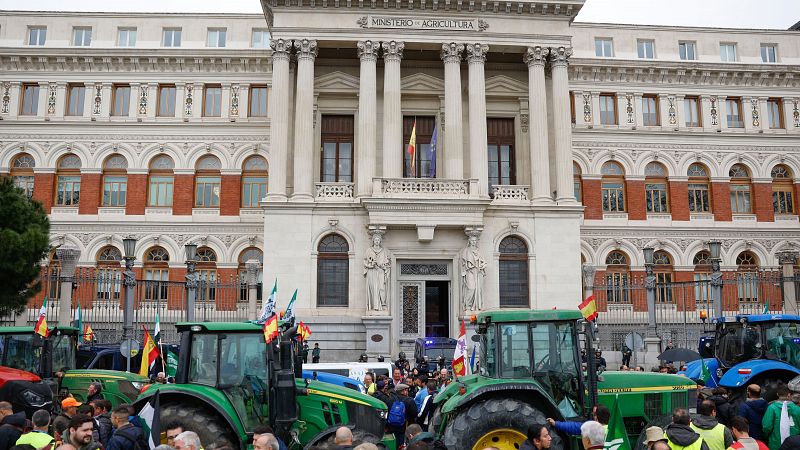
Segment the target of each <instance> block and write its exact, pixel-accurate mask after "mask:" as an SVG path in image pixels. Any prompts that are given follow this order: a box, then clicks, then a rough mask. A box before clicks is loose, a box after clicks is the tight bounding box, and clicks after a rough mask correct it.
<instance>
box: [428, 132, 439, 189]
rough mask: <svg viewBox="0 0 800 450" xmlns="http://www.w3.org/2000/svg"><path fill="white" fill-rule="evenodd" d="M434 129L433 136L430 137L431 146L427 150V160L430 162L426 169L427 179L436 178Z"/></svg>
mask: <svg viewBox="0 0 800 450" xmlns="http://www.w3.org/2000/svg"><path fill="white" fill-rule="evenodd" d="M436 129H437V127H436V126H435V125H434V127H433V136H431V145H430V147H429V149H428V159H429V160H430V161H431V164H430V168H429V169H428V178H436V141H437V139H436V137H437V135H436Z"/></svg>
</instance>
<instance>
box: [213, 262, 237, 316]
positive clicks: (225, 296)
mask: <svg viewBox="0 0 800 450" xmlns="http://www.w3.org/2000/svg"><path fill="white" fill-rule="evenodd" d="M236 272H237V270H236V269H217V280H218V281H219V283H220V284H222V285H224V287H220V288H219V289H217V297H216V301H217V309H219V310H220V311H235V310H236V297H237V295H238V294H239V289H237V288H235V287H234V286H235V285H236Z"/></svg>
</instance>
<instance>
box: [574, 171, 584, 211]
mask: <svg viewBox="0 0 800 450" xmlns="http://www.w3.org/2000/svg"><path fill="white" fill-rule="evenodd" d="M572 190H573V192H574V194H575V200H577V201H578V202H580V203H583V183H582V182H581V166H579V165H578V163H576V162H573V163H572Z"/></svg>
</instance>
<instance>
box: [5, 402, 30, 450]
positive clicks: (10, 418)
mask: <svg viewBox="0 0 800 450" xmlns="http://www.w3.org/2000/svg"><path fill="white" fill-rule="evenodd" d="M25 421H26V419H25V413H24V412H22V411H20V412H18V413H15V414H9V415H7V416H5V417H3V420H2V421H1V422H0V450H8V449H10V448H11V447H13V446H14V445H15V444H16V443H17V439H19V437H20V436H22V430H23V429H24V428H25Z"/></svg>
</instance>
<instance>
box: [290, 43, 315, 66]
mask: <svg viewBox="0 0 800 450" xmlns="http://www.w3.org/2000/svg"><path fill="white" fill-rule="evenodd" d="M294 49H295V51H296V52H297V59H298V61H299V60H303V59H310V60H313V59H314V58H316V57H317V41H316V39H297V40H295V41H294Z"/></svg>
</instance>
